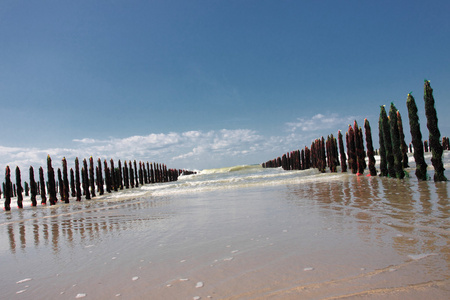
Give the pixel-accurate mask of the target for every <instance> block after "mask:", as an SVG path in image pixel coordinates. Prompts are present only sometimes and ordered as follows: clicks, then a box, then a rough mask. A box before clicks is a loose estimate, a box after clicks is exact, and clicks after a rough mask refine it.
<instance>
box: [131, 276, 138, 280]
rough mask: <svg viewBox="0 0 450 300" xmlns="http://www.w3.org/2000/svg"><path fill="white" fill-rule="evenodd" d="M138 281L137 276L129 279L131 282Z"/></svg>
mask: <svg viewBox="0 0 450 300" xmlns="http://www.w3.org/2000/svg"><path fill="white" fill-rule="evenodd" d="M138 279H139V277H138V276H134V277H133V278H131V280H133V281H136V280H138Z"/></svg>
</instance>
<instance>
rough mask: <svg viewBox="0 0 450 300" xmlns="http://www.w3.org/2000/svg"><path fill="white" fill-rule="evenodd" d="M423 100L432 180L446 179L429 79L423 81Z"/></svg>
mask: <svg viewBox="0 0 450 300" xmlns="http://www.w3.org/2000/svg"><path fill="white" fill-rule="evenodd" d="M423 99H424V100H425V115H426V116H427V128H428V131H429V134H430V135H429V139H428V140H429V142H430V149H431V164H432V165H433V168H434V178H433V179H434V181H447V178H446V177H445V175H444V171H445V169H444V165H443V163H442V152H443V149H442V145H441V142H440V139H441V133H440V131H439V126H438V118H437V113H436V109H435V107H434V97H433V89H432V88H431V86H430V81H429V80H426V81H425V86H424V96H423Z"/></svg>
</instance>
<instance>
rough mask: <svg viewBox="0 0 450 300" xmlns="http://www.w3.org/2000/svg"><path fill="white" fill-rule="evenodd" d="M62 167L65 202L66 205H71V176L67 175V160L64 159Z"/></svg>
mask: <svg viewBox="0 0 450 300" xmlns="http://www.w3.org/2000/svg"><path fill="white" fill-rule="evenodd" d="M62 167H63V187H64V191H63V196H64V197H63V200H64V202H65V203H69V176H68V173H67V160H66V158H65V157H63V159H62Z"/></svg>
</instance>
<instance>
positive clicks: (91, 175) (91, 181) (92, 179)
mask: <svg viewBox="0 0 450 300" xmlns="http://www.w3.org/2000/svg"><path fill="white" fill-rule="evenodd" d="M89 185H90V186H91V197H92V198H95V177H94V158H92V156H91V157H89Z"/></svg>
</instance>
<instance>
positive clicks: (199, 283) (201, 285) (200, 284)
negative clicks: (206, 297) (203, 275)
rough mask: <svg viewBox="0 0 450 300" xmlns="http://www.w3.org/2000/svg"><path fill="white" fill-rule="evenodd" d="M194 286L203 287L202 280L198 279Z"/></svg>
mask: <svg viewBox="0 0 450 300" xmlns="http://www.w3.org/2000/svg"><path fill="white" fill-rule="evenodd" d="M195 287H196V288H202V287H203V282H201V281H199V282H197V284H196V285H195Z"/></svg>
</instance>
